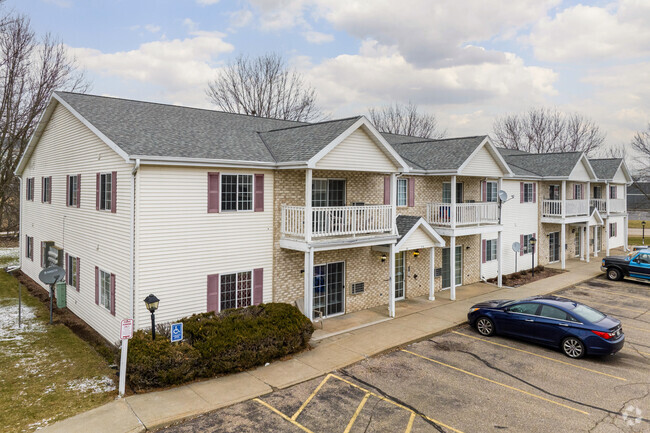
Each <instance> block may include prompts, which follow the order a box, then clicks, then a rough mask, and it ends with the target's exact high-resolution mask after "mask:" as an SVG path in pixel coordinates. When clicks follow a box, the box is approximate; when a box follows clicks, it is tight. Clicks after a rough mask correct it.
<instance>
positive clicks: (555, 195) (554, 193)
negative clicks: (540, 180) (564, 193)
mask: <svg viewBox="0 0 650 433" xmlns="http://www.w3.org/2000/svg"><path fill="white" fill-rule="evenodd" d="M548 199H549V200H560V185H549V187H548Z"/></svg>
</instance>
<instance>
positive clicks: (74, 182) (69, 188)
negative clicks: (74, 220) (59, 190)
mask: <svg viewBox="0 0 650 433" xmlns="http://www.w3.org/2000/svg"><path fill="white" fill-rule="evenodd" d="M79 178H80V175H73V176H71V175H67V176H66V177H65V185H66V187H65V191H66V194H65V197H66V206H70V207H79Z"/></svg>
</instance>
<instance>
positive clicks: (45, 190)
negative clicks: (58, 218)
mask: <svg viewBox="0 0 650 433" xmlns="http://www.w3.org/2000/svg"><path fill="white" fill-rule="evenodd" d="M45 184H47V188H45ZM51 190H52V181H51V177H50V176H43V180H42V181H41V203H44V204H50V201H48V199H47V198H48V195H51V194H52V193H51ZM48 191H50V193H49V194H48Z"/></svg>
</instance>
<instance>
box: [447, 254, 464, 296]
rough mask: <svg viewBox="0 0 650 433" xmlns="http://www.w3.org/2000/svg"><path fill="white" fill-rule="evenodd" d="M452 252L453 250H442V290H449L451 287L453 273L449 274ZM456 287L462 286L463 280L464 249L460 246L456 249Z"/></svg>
mask: <svg viewBox="0 0 650 433" xmlns="http://www.w3.org/2000/svg"><path fill="white" fill-rule="evenodd" d="M450 252H451V248H443V249H442V288H443V289H449V288H450V287H451V273H450V272H449V265H450V262H449V260H450ZM455 259H456V285H460V284H462V283H463V282H462V278H463V247H462V246H461V245H458V246H457V247H456V256H455Z"/></svg>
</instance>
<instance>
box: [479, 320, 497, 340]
mask: <svg viewBox="0 0 650 433" xmlns="http://www.w3.org/2000/svg"><path fill="white" fill-rule="evenodd" d="M476 330H477V331H478V333H479V334H481V335H484V336H486V337H489V336H490V335H494V322H493V321H492V320H490V319H488V318H487V317H479V318H478V320H477V321H476Z"/></svg>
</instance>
